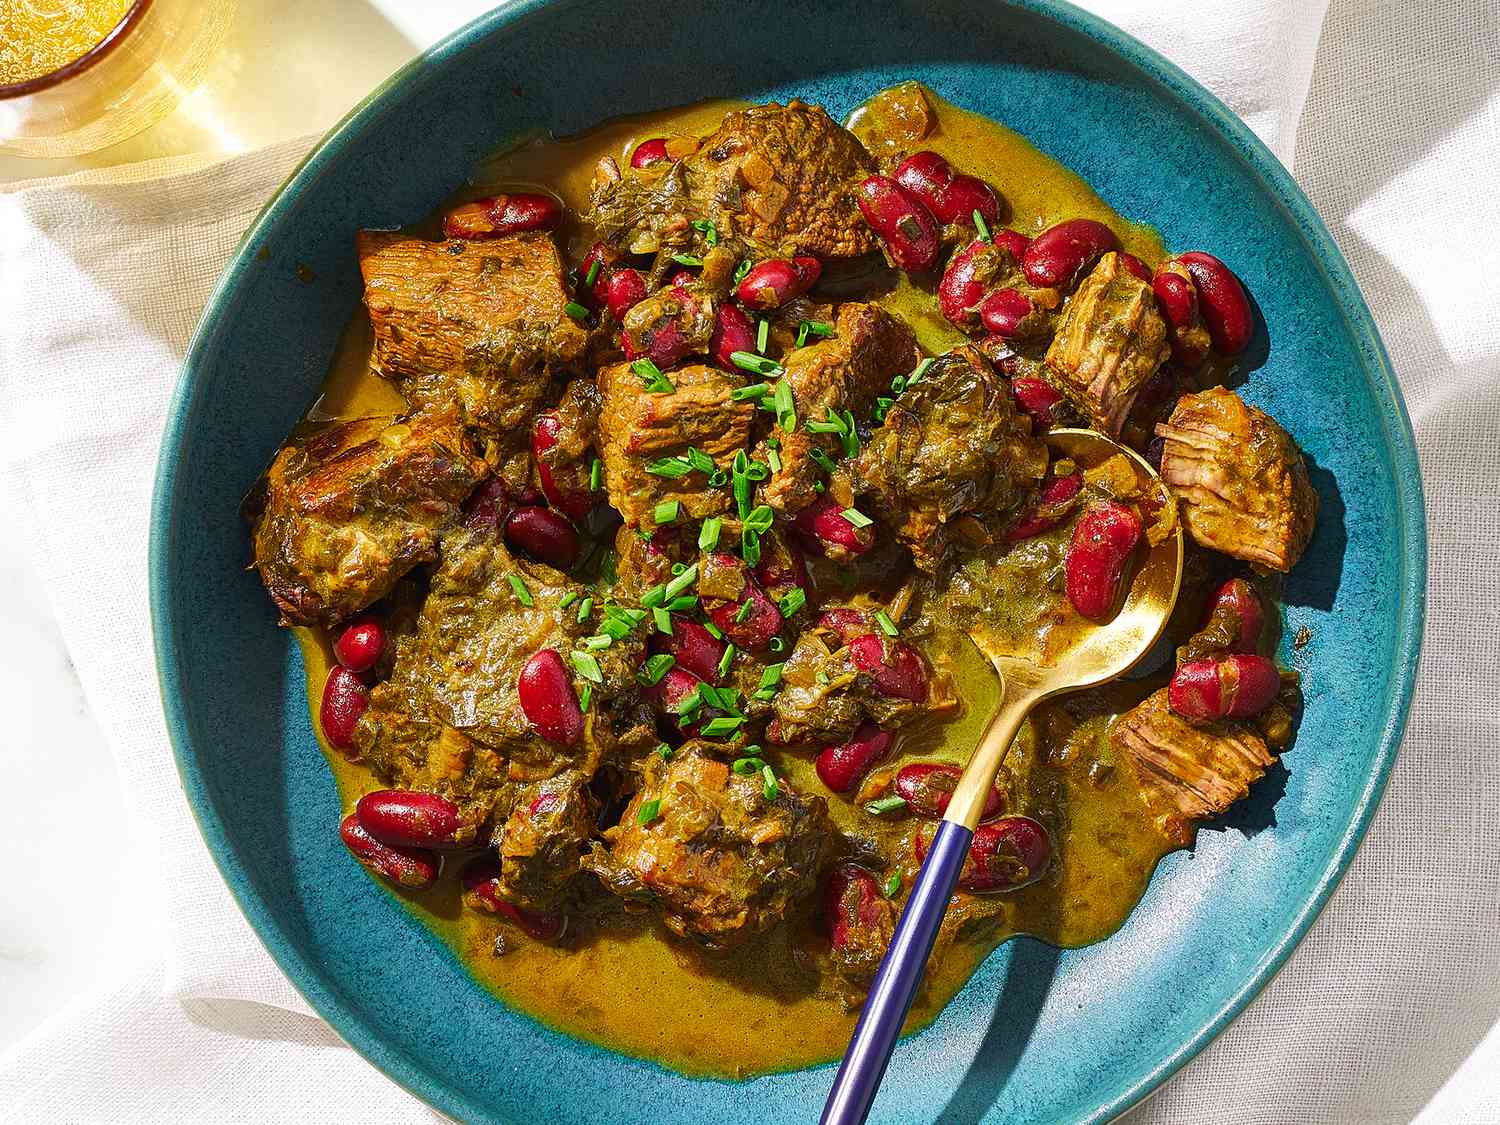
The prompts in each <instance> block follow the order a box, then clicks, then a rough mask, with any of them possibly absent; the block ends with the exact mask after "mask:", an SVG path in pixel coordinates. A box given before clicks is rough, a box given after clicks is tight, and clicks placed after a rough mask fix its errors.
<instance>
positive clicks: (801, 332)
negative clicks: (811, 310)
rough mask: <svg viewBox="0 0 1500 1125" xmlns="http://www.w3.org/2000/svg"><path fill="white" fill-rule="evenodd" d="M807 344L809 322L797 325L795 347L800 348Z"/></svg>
mask: <svg viewBox="0 0 1500 1125" xmlns="http://www.w3.org/2000/svg"><path fill="white" fill-rule="evenodd" d="M805 343H807V321H805V320H804V321H803V322H802V323H801V324H799V325H797V342H796V344H795V345H794V346H795V347H799V348H800V347H802V345H803V344H805Z"/></svg>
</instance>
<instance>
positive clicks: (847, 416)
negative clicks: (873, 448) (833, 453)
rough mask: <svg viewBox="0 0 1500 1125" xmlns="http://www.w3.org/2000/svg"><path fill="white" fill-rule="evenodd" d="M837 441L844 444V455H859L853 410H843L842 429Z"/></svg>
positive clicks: (857, 434) (857, 432)
mask: <svg viewBox="0 0 1500 1125" xmlns="http://www.w3.org/2000/svg"><path fill="white" fill-rule="evenodd" d="M839 441H841V442H843V445H844V456H845V457H858V456H859V431H858V430H857V429H855V428H854V412H853V411H852V410H846V411H844V429H843V432H842V433H840V434H839Z"/></svg>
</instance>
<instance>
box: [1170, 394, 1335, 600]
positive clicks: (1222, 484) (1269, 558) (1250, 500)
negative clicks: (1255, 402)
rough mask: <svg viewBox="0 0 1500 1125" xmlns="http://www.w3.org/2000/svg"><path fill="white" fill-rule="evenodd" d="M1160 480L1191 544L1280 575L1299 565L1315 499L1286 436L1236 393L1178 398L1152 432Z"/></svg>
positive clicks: (1313, 516) (1298, 456) (1314, 513)
mask: <svg viewBox="0 0 1500 1125" xmlns="http://www.w3.org/2000/svg"><path fill="white" fill-rule="evenodd" d="M1156 432H1157V434H1158V435H1160V436H1161V437H1162V438H1163V439H1165V444H1164V446H1163V447H1162V455H1161V475H1162V479H1163V480H1165V481H1166V482H1167V484H1168V485H1170V486H1171V488H1172V491H1173V492H1174V493H1175V494H1176V495H1177V497H1178V499H1180V500H1181V501H1182V521H1183V523H1184V524H1186V525H1187V529H1188V532H1189V533H1190V534H1191V535H1192V537H1193V539H1194V541H1195V542H1197V543H1199V544H1200V545H1202V546H1204V547H1209V548H1212V549H1213V550H1215V551H1222V552H1223V553H1224V554H1226V555H1232V556H1233V557H1235V558H1237V559H1244V560H1246V561H1247V562H1252V563H1257V564H1259V565H1261V566H1264V567H1269V568H1270V569H1272V570H1279V571H1282V572H1283V573H1285V572H1286V571H1289V570H1291V569H1292V567H1293V566H1294V565H1295V564H1296V562H1297V560H1298V559H1299V558H1301V557H1302V552H1303V550H1304V549H1305V548H1306V547H1307V543H1308V540H1309V539H1311V538H1312V532H1313V524H1314V522H1315V521H1316V519H1317V515H1318V494H1317V493H1316V492H1314V491H1313V488H1312V484H1311V482H1309V480H1308V478H1307V466H1306V465H1305V464H1304V463H1303V460H1302V453H1301V452H1300V451H1299V450H1298V449H1297V444H1296V443H1295V442H1294V441H1293V440H1292V439H1291V436H1290V435H1289V434H1287V432H1286V431H1285V430H1284V429H1282V428H1281V427H1280V426H1279V425H1277V424H1276V421H1275V420H1274V419H1273V418H1271V417H1270V416H1269V415H1267V414H1265V413H1264V412H1262V411H1260V410H1257V409H1256V408H1255V407H1253V406H1247V405H1245V403H1244V402H1242V401H1241V400H1240V397H1239V396H1238V395H1237V394H1235V393H1234V392H1233V391H1229V390H1225V389H1224V388H1222V387H1213V388H1210V389H1209V390H1206V391H1202V392H1200V393H1199V394H1191V395H1183V396H1182V398H1181V399H1179V400H1178V402H1177V407H1176V409H1175V410H1173V411H1172V417H1171V418H1170V419H1169V420H1168V421H1167V422H1164V423H1161V424H1159V425H1158V426H1157V427H1156Z"/></svg>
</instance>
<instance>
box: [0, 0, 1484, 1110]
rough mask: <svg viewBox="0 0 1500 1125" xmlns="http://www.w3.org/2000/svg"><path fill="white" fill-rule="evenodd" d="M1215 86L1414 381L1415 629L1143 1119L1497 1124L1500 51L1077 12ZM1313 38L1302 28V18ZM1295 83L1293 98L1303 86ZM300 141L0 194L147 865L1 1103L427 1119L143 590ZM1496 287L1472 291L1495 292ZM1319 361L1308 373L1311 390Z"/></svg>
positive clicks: (1293, 7)
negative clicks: (1328, 819) (186, 426)
mask: <svg viewBox="0 0 1500 1125" xmlns="http://www.w3.org/2000/svg"><path fill="white" fill-rule="evenodd" d="M1088 6H1089V7H1091V8H1093V9H1094V10H1096V11H1098V12H1100V14H1102V15H1105V16H1106V17H1108V18H1110V19H1113V20H1114V21H1115V22H1117V23H1119V24H1120V25H1121V26H1123V27H1125V28H1126V29H1127V30H1129V31H1131V32H1133V33H1134V34H1137V35H1139V36H1141V37H1142V38H1144V39H1145V40H1146V41H1147V42H1149V43H1151V44H1152V45H1153V46H1155V47H1157V48H1158V49H1159V50H1161V51H1163V52H1164V53H1165V54H1167V55H1169V56H1170V57H1172V58H1174V59H1175V60H1177V61H1178V62H1179V63H1180V64H1182V65H1184V67H1185V68H1186V69H1188V70H1189V71H1190V72H1192V73H1193V74H1194V75H1195V77H1197V78H1199V79H1200V80H1201V81H1203V82H1205V83H1206V84H1207V85H1209V86H1210V88H1212V89H1214V91H1215V92H1216V93H1218V94H1219V95H1220V96H1221V97H1222V98H1224V99H1225V101H1226V102H1228V104H1229V105H1230V106H1231V108H1233V109H1235V110H1236V112H1238V113H1240V114H1241V115H1242V116H1243V117H1245V119H1246V120H1247V121H1248V122H1250V123H1251V125H1252V127H1254V128H1255V129H1256V131H1257V132H1258V133H1259V134H1260V135H1261V136H1262V137H1263V138H1264V139H1265V140H1266V141H1267V143H1268V144H1270V145H1271V147H1272V148H1273V149H1274V150H1275V151H1276V152H1277V153H1278V155H1280V156H1281V158H1282V159H1283V160H1284V161H1286V162H1287V163H1288V164H1289V165H1290V166H1291V167H1292V168H1293V169H1294V171H1295V172H1296V174H1297V175H1298V177H1299V179H1300V181H1301V182H1302V183H1303V185H1304V187H1305V188H1306V189H1307V190H1308V192H1309V194H1310V195H1311V197H1312V199H1313V202H1314V203H1315V204H1316V205H1317V206H1318V207H1319V209H1320V210H1321V212H1322V214H1323V215H1324V217H1325V219H1326V220H1327V222H1328V223H1329V226H1330V227H1331V229H1332V230H1333V232H1334V234H1335V237H1337V238H1338V240H1339V242H1340V244H1341V245H1342V247H1343V249H1344V251H1345V253H1346V254H1347V255H1348V256H1349V258H1350V261H1351V264H1352V265H1353V267H1354V270H1355V273H1356V276H1357V277H1358V279H1359V281H1360V283H1361V285H1362V287H1363V288H1364V291H1365V294H1366V296H1367V298H1368V299H1369V301H1370V303H1371V305H1372V307H1373V309H1374V310H1375V314H1376V317H1377V320H1378V321H1379V323H1380V326H1381V329H1382V332H1383V333H1384V335H1385V339H1386V342H1387V345H1388V347H1389V348H1390V351H1391V354H1392V357H1393V359H1394V360H1395V362H1396V366H1397V370H1398V372H1399V373H1400V376H1401V378H1402V382H1403V386H1404V388H1405V390H1406V394H1407V401H1408V404H1409V406H1410V408H1411V411H1412V416H1413V421H1414V423H1415V424H1416V427H1417V431H1418V439H1419V445H1420V447H1421V452H1422V458H1423V469H1424V473H1425V476H1426V483H1427V499H1428V506H1429V513H1430V517H1429V524H1430V528H1431V539H1432V541H1431V566H1432V575H1433V577H1432V581H1431V590H1430V595H1429V597H1430V600H1429V626H1428V633H1427V639H1426V648H1425V651H1424V658H1423V677H1422V680H1421V683H1420V685H1419V688H1418V696H1417V702H1416V707H1415V710H1414V712H1413V716H1412V720H1411V724H1410V728H1409V731H1408V737H1407V740H1406V745H1405V747H1404V750H1403V753H1402V756H1401V758H1400V760H1399V761H1398V763H1397V767H1396V771H1395V773H1394V775H1393V777H1392V780H1391V784H1390V787H1389V790H1388V792H1387V796H1386V800H1385V804H1384V805H1383V807H1382V809H1381V812H1380V814H1379V816H1378V817H1377V819H1376V822H1375V825H1374V826H1373V828H1372V831H1371V833H1370V836H1369V839H1368V841H1367V843H1366V845H1365V847H1364V848H1363V849H1362V851H1361V853H1360V855H1359V857H1358V858H1357V860H1356V862H1355V864H1354V866H1353V868H1352V869H1351V871H1350V874H1349V876H1348V878H1347V879H1346V880H1345V883H1344V885H1343V887H1342V888H1341V889H1340V891H1339V892H1338V894H1337V895H1336V896H1335V898H1334V900H1333V902H1332V903H1331V904H1330V906H1329V909H1328V910H1327V912H1326V913H1325V914H1324V916H1323V918H1322V919H1321V921H1320V922H1319V923H1318V925H1317V926H1316V927H1315V928H1314V929H1313V931H1312V933H1311V934H1310V935H1309V937H1308V939H1307V941H1306V942H1304V944H1303V946H1302V947H1301V948H1300V949H1299V951H1298V952H1297V953H1296V954H1295V955H1294V957H1293V958H1292V960H1291V961H1290V963H1289V964H1288V966H1287V968H1286V970H1285V971H1284V972H1283V973H1282V974H1281V975H1280V976H1279V977H1278V978H1277V980H1275V981H1274V982H1272V984H1271V985H1270V986H1269V987H1268V988H1267V989H1266V991H1265V993H1264V994H1263V995H1262V997H1261V998H1260V999H1259V1000H1257V1001H1256V1002H1255V1003H1254V1004H1253V1005H1252V1006H1251V1007H1250V1009H1249V1010H1248V1011H1247V1012H1246V1013H1245V1015H1244V1016H1242V1017H1241V1018H1240V1019H1239V1020H1237V1021H1236V1022H1235V1023H1234V1024H1233V1025H1232V1026H1231V1027H1230V1028H1229V1029H1228V1030H1227V1031H1226V1032H1225V1033H1224V1035H1223V1036H1221V1037H1220V1039H1219V1040H1218V1041H1217V1042H1216V1043H1215V1044H1214V1045H1213V1046H1212V1047H1210V1048H1209V1049H1208V1050H1207V1051H1206V1052H1204V1054H1203V1055H1202V1056H1201V1057H1200V1058H1199V1059H1198V1060H1196V1061H1195V1062H1194V1063H1192V1064H1190V1065H1189V1066H1188V1067H1187V1068H1186V1069H1185V1070H1184V1071H1183V1073H1182V1074H1181V1075H1180V1076H1179V1077H1178V1078H1176V1079H1175V1080H1174V1081H1172V1082H1171V1083H1169V1084H1168V1085H1167V1086H1166V1087H1165V1088H1164V1090H1163V1091H1162V1092H1161V1093H1160V1094H1159V1095H1158V1096H1157V1097H1156V1098H1154V1099H1153V1100H1152V1101H1150V1102H1149V1103H1148V1104H1147V1105H1146V1106H1144V1107H1141V1108H1140V1109H1138V1110H1137V1111H1135V1113H1134V1114H1132V1115H1131V1120H1132V1121H1133V1122H1184V1123H1186V1122H1193V1123H1197V1122H1203V1121H1207V1120H1213V1121H1221V1120H1233V1121H1237V1122H1266V1123H1271V1122H1284V1121H1298V1122H1301V1121H1310V1122H1311V1121H1356V1120H1357V1121H1362V1122H1365V1121H1368V1122H1383V1121H1391V1122H1395V1121H1406V1120H1410V1119H1412V1118H1413V1117H1414V1116H1416V1115H1417V1114H1419V1113H1421V1112H1422V1111H1423V1107H1424V1106H1426V1107H1427V1111H1426V1115H1425V1116H1426V1119H1428V1120H1432V1121H1439V1120H1441V1121H1500V1092H1497V1090H1496V1088H1495V1083H1494V1081H1493V1076H1494V1074H1496V1073H1497V1072H1500V1032H1495V1033H1491V1034H1489V1037H1488V1039H1485V1036H1486V1035H1487V1033H1490V1032H1491V1029H1493V1028H1495V1027H1497V1026H1500V936H1497V930H1496V926H1495V914H1496V910H1497V905H1496V904H1497V902H1500V843H1497V840H1500V835H1497V834H1496V833H1495V832H1494V831H1493V830H1492V829H1491V828H1489V827H1488V823H1487V819H1486V814H1488V813H1490V812H1491V811H1492V810H1494V809H1496V808H1500V762H1497V759H1496V758H1495V755H1494V752H1493V751H1494V748H1495V747H1496V746H1497V745H1500V737H1497V736H1500V718H1497V713H1496V704H1495V702H1494V701H1495V699H1496V697H1497V688H1500V659H1497V657H1496V655H1495V651H1494V650H1495V646H1494V644H1493V641H1491V640H1489V639H1488V638H1486V637H1485V636H1483V634H1482V633H1481V632H1480V629H1481V628H1482V627H1483V626H1484V625H1485V624H1489V625H1491V626H1493V623H1494V622H1495V621H1496V620H1497V619H1500V593H1497V592H1496V591H1495V590H1494V588H1493V576H1494V575H1496V574H1497V573H1500V565H1497V564H1500V547H1497V542H1500V517H1497V515H1496V513H1497V511H1500V508H1497V501H1500V496H1497V485H1496V481H1497V480H1500V447H1497V444H1496V437H1497V434H1500V425H1497V423H1500V311H1497V308H1496V306H1495V304H1494V301H1493V290H1494V286H1493V281H1494V279H1495V278H1500V243H1497V240H1496V239H1495V238H1494V237H1493V235H1492V233H1491V232H1493V231H1494V230H1495V229H1497V228H1496V227H1494V226H1490V225H1489V224H1490V223H1492V222H1497V221H1500V198H1497V196H1500V193H1497V192H1496V190H1495V189H1496V186H1497V185H1500V143H1497V142H1500V136H1497V134H1500V99H1497V97H1496V96H1495V95H1494V93H1493V91H1494V90H1495V89H1496V88H1497V87H1500V60H1497V58H1496V56H1495V53H1494V51H1493V49H1492V48H1493V44H1494V43H1495V42H1496V41H1497V40H1496V33H1497V31H1500V28H1497V26H1496V16H1495V13H1494V11H1493V10H1485V9H1483V8H1482V7H1481V6H1479V5H1477V4H1475V5H1471V6H1469V7H1467V8H1466V7H1463V6H1459V5H1450V6H1442V7H1440V10H1434V7H1433V6H1422V5H1412V4H1397V3H1393V2H1382V3H1362V2H1360V0H1335V2H1334V4H1333V6H1332V10H1331V11H1330V12H1329V15H1328V19H1327V26H1326V28H1324V26H1323V25H1324V18H1323V17H1324V8H1325V6H1324V5H1323V4H1319V3H1310V4H1303V3H1298V2H1297V0H1261V2H1260V3H1256V4H1241V3H1237V2H1235V0H1214V2H1199V3H1189V2H1187V0H1170V2H1166V0H1155V2H1151V0H1120V2H1114V3H1110V2H1107V0H1099V2H1096V3H1092V4H1089V5H1088ZM1320 28H1323V36H1322V42H1321V45H1320V41H1319V31H1320ZM1304 102H1305V105H1304ZM309 143H310V139H305V140H302V141H296V142H289V143H287V144H284V145H280V146H276V147H274V148H271V149H267V150H264V151H262V152H258V153H254V154H250V155H247V156H242V157H237V158H235V159H233V160H230V161H227V162H223V163H218V164H213V165H209V164H206V163H205V162H203V161H201V160H195V159H181V160H172V161H158V162H153V163H151V164H143V165H135V166H131V167H128V168H124V169H116V170H110V171H104V172H91V173H86V174H83V175H80V176H77V177H72V178H69V179H67V180H62V181H52V182H44V183H34V184H30V185H21V186H20V187H19V188H17V189H13V190H11V191H9V192H7V193H5V194H0V310H4V311H3V313H0V426H3V431H0V469H3V472H4V477H5V481H6V483H7V484H8V485H9V486H10V487H11V488H12V489H14V490H15V491H16V492H17V493H18V494H19V495H20V496H21V497H22V499H23V501H24V503H25V505H26V507H27V509H28V510H29V512H30V516H31V518H30V520H29V527H28V528H27V531H28V532H29V535H30V543H31V547H32V554H33V558H34V562H35V566H36V570H37V572H38V574H39V575H40V577H41V579H42V581H43V582H44V584H45V586H46V588H47V590H48V592H49V596H50V599H51V602H52V605H53V608H54V610H55V612H56V615H57V618H58V621H59V623H60V626H61V629H62V631H63V635H64V637H65V639H66V642H67V644H68V647H69V651H70V654H71V656H72V658H73V660H74V662H75V664H76V666H77V669H78V672H79V676H80V679H81V681H82V683H83V685H84V689H85V692H86V695H87V698H88V701H89V704H90V706H91V708H92V709H93V710H94V712H95V714H96V716H97V717H98V719H99V721H100V723H101V725H102V727H103V729H104V730H105V731H106V732H107V734H108V735H109V737H110V740H111V744H112V747H113V749H114V753H115V755H116V758H117V761H118V763H119V766H120V770H121V775H122V778H123V780H124V784H125V787H126V790H127V792H128V795H129V799H130V801H131V804H132V806H133V807H132V810H131V811H132V812H133V820H134V823H135V824H136V826H137V827H138V828H139V829H140V832H141V834H142V840H141V848H142V851H143V854H144V855H146V856H147V857H148V862H146V863H144V864H142V865H139V869H140V875H139V881H140V883H141V902H142V909H141V910H140V911H139V914H140V919H139V921H140V926H141V931H140V934H139V935H137V944H138V945H139V947H140V949H141V950H142V955H141V957H140V958H139V968H138V971H137V972H136V973H135V974H134V975H133V976H132V977H131V978H130V979H127V980H124V981H122V982H121V984H120V986H119V987H118V988H117V989H115V990H113V991H111V992H109V993H108V994H106V995H104V996H101V997H97V998H92V999H90V1000H88V1001H86V1002H83V1003H80V1004H78V1005H76V1006H74V1007H73V1008H71V1009H69V1010H67V1011H65V1012H62V1013H59V1014H58V1015H57V1016H56V1017H54V1018H53V1020H51V1021H50V1022H49V1023H48V1024H47V1025H46V1026H44V1027H43V1028H42V1029H40V1030H39V1031H38V1032H37V1033H36V1034H34V1035H33V1036H31V1037H30V1038H29V1039H27V1040H26V1041H24V1042H22V1043H21V1044H19V1045H18V1046H17V1047H15V1048H14V1049H12V1050H11V1051H10V1052H8V1053H7V1054H6V1055H4V1056H0V1120H14V1121H19V1122H32V1121H44V1120H45V1121H56V1120H65V1121H106V1120H108V1121H118V1120H131V1121H167V1120H174V1121H182V1120H189V1121H200V1120H208V1119H214V1120H216V1121H236V1120H247V1121H249V1120H255V1121H263V1120H290V1119H294V1118H295V1119H297V1120H300V1121H336V1120H344V1119H347V1118H349V1117H350V1116H352V1115H353V1113H354V1111H356V1110H357V1112H358V1115H359V1117H360V1118H361V1119H362V1120H363V1119H368V1120H371V1121H385V1120H390V1121H397V1120H404V1121H409V1120H413V1119H414V1118H421V1117H422V1116H424V1115H427V1114H430V1111H428V1110H426V1108H425V1107H423V1106H421V1105H420V1103H418V1102H417V1101H416V1100H415V1099H413V1098H411V1097H410V1096H409V1095H407V1094H406V1093H405V1092H404V1091H401V1090H400V1089H398V1088H397V1087H396V1086H394V1085H393V1084H391V1083H390V1082H388V1081H387V1080H385V1079H384V1078H383V1077H381V1076H380V1075H379V1074H378V1073H376V1072H375V1071H374V1070H373V1068H371V1067H369V1066H368V1065H367V1064H365V1063H364V1062H363V1061H362V1060H361V1059H359V1057H358V1056H356V1055H355V1054H354V1053H353V1052H352V1051H349V1050H348V1049H347V1048H345V1047H343V1045H342V1044H341V1043H340V1042H339V1040H338V1039H337V1037H336V1036H335V1035H334V1034H333V1033H332V1032H331V1031H330V1030H329V1029H328V1028H327V1027H326V1025H324V1024H323V1023H322V1022H321V1021H319V1020H318V1019H316V1017H314V1016H312V1015H311V1014H310V1013H309V1012H308V1010H307V1008H306V1006H305V1005H304V1004H303V1002H302V1000H301V998H300V997H299V996H298V995H297V994H296V992H295V991H294V990H293V989H292V988H291V986H290V985H289V984H288V983H287V982H286V980H285V978H284V977H282V975H281V974H280V972H279V970H277V969H276V968H275V966H274V964H273V963H272V962H271V961H270V959H269V957H268V956H267V955H266V954H265V952H264V950H263V949H262V948H261V946H260V945H259V942H258V941H257V940H256V939H255V937H254V935H253V933H252V932H251V931H250V930H249V928H248V926H247V925H246V923H245V922H244V920H243V918H242V917H241V916H240V914H239V912H238V910H237V909H236V908H235V906H234V905H233V902H232V900H231V898H230V896H229V894H228V891H227V890H226V889H225V887H224V885H223V883H222V880H221V879H220V878H219V876H218V874H217V871H216V870H215V869H214V867H213V865H212V861H211V860H210V858H209V857H208V855H207V852H206V850H205V849H204V847H203V845H202V843H201V841H200V840H199V838H198V835H197V832H196V829H195V828H194V826H193V822H192V819H191V816H190V814H189V813H188V811H187V808H186V804H185V802H184V800H183V797H182V794H181V790H180V787H179V785H178V782H177V776H176V772H175V768H174V766H173V764H172V760H171V755H170V751H169V750H168V747H167V742H166V735H165V730H164V726H163V722H162V718H161V712H160V705H159V699H158V694H157V686H156V678H155V672H154V668H153V664H152V653H151V646H150V634H149V620H148V613H147V607H146V593H145V591H146V547H145V544H146V525H147V510H148V505H149V497H150V491H151V482H152V476H153V471H154V467H155V460H156V451H157V445H158V442H159V439H160V434H161V429H162V425H163V419H164V413H165V409H166V404H167V401H168V398H169V395H170V390H171V387H172V385H173V382H174V380H175V377H176V372H177V367H178V364H179V362H180V358H181V355H182V353H183V350H184V348H185V345H186V342H187V339H188V337H189V335H190V333H191V330H192V327H193V324H194V323H195V321H196V319H197V316H198V313H199V311H200V309H201V307H202V304H203V302H204V300H205V299H206V297H207V295H208V292H209V290H210V288H211V287H212V284H213V281H214V279H215V278H216V277H217V275H218V273H219V271H220V269H221V268H222V265H223V263H224V262H225V260H226V259H227V257H228V254H229V252H230V251H231V250H232V249H233V246H234V245H235V243H236V241H237V239H238V237H239V235H240V233H241V232H242V231H243V229H244V228H245V226H247V225H248V223H249V221H250V219H251V218H252V217H253V215H254V213H255V212H256V211H257V210H258V208H259V207H260V205H261V204H262V203H263V202H264V200H265V199H266V198H267V197H268V196H269V194H270V193H271V192H272V191H273V190H274V189H275V187H276V186H277V185H278V184H279V183H280V182H281V180H282V179H283V178H284V176H285V174H286V173H287V172H288V171H289V170H290V168H291V167H292V165H293V164H294V163H295V162H296V160H297V159H298V158H299V157H300V155H301V154H302V153H303V152H304V151H305V150H306V148H307V146H308V144H309ZM1486 281H1489V282H1491V284H1490V285H1486V284H1485V282H1486ZM1315 377H1316V373H1309V378H1315Z"/></svg>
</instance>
